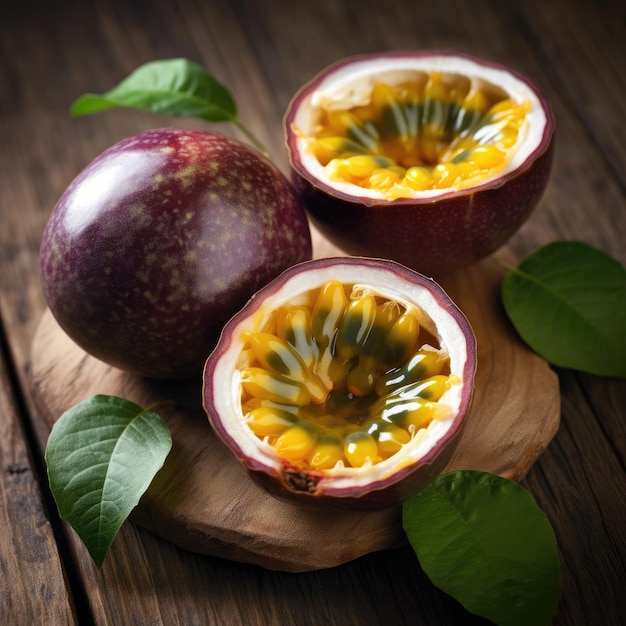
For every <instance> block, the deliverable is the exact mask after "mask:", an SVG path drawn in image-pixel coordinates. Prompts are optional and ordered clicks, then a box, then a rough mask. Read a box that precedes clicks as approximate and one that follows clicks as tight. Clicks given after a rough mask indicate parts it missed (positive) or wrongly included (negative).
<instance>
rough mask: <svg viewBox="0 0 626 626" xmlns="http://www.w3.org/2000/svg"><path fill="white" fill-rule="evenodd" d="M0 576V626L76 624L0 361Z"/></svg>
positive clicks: (3, 367) (35, 474)
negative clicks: (0, 619)
mask: <svg viewBox="0 0 626 626" xmlns="http://www.w3.org/2000/svg"><path fill="white" fill-rule="evenodd" d="M3 356H4V355H3ZM0 571H1V572H2V575H1V576H0V615H1V616H2V621H3V623H5V624H34V623H41V624H43V623H49V624H75V623H77V622H76V619H75V615H74V609H73V606H72V598H71V595H70V593H71V592H70V591H69V590H68V588H67V587H66V584H65V583H66V581H65V576H64V571H63V564H62V562H61V557H60V556H59V552H58V549H57V544H56V540H55V536H54V533H53V531H52V527H51V525H50V523H49V522H48V519H47V516H46V512H45V508H44V503H43V500H42V494H41V492H40V488H39V484H38V481H37V473H36V471H35V470H34V467H33V463H32V461H31V459H30V457H29V452H28V444H27V442H26V441H25V434H24V430H23V428H22V425H21V422H20V414H19V409H18V408H17V406H16V399H15V396H14V395H13V390H12V388H11V381H10V380H9V375H8V373H7V369H6V367H5V362H4V358H2V359H0Z"/></svg>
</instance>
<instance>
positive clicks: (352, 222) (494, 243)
mask: <svg viewBox="0 0 626 626" xmlns="http://www.w3.org/2000/svg"><path fill="white" fill-rule="evenodd" d="M445 55H448V56H454V57H459V58H469V59H472V60H474V61H478V62H480V63H481V64H482V65H484V66H490V67H495V68H499V69H504V70H506V71H507V72H509V73H510V74H513V75H515V76H517V78H518V79H520V80H521V81H523V82H525V83H526V84H527V85H528V87H530V89H532V90H533V91H534V92H535V94H536V96H537V98H538V99H539V102H540V103H541V106H542V108H543V110H544V111H545V113H546V115H547V118H548V119H547V124H546V127H545V129H544V132H543V136H542V138H541V141H540V142H539V145H538V146H537V149H536V150H535V151H534V152H533V153H532V154H531V155H530V156H529V157H528V158H527V159H526V161H525V162H524V163H523V164H522V165H520V167H518V168H517V169H516V170H514V171H513V172H510V173H509V174H507V175H505V176H502V177H500V178H498V179H496V180H493V181H491V182H487V183H485V184H482V185H478V186H476V187H473V188H468V189H465V190H462V191H451V192H450V193H446V194H442V195H441V196H438V197H436V198H424V199H415V198H399V199H395V200H380V201H376V200H372V199H370V198H360V197H358V196H356V195H355V196H350V195H346V194H343V193H340V192H338V191H336V190H334V189H332V188H331V187H329V186H328V185H326V184H325V182H324V181H321V180H317V179H315V178H314V177H313V176H312V175H311V174H310V173H309V172H308V171H307V169H306V167H305V166H304V165H303V164H302V161H301V159H300V155H299V154H298V150H297V146H296V144H297V134H296V133H294V132H293V131H292V130H291V125H292V123H293V120H294V118H295V116H296V113H297V111H298V107H299V106H301V103H302V102H303V101H304V100H305V99H306V98H307V96H308V94H309V93H310V92H311V91H314V90H315V88H316V87H317V85H318V84H319V83H320V82H321V81H322V80H324V79H325V78H326V76H327V75H328V74H332V73H333V72H335V71H338V70H341V69H343V68H344V67H345V66H346V65H348V66H349V65H350V64H352V63H360V62H361V61H363V60H365V61H368V60H372V61H375V60H377V59H380V58H388V59H393V58H398V59H402V58H406V57H415V58H417V57H429V56H445ZM554 127H555V121H554V117H553V114H552V110H551V107H550V104H549V102H548V100H547V99H546V97H545V96H544V94H543V93H542V92H541V91H540V90H539V88H538V87H537V86H536V85H534V84H533V83H532V82H531V81H529V80H528V79H527V78H526V77H525V76H522V75H521V74H519V73H518V72H516V71H515V70H512V69H511V68H505V67H504V66H502V65H499V64H497V63H492V62H490V61H486V60H482V59H478V58H476V57H472V56H471V55H464V54H461V53H458V52H449V51H439V50H433V51H430V50H428V51H411V52H403V51H393V52H387V53H379V54H374V55H364V56H357V57H351V58H348V59H346V60H344V61H340V62H338V63H336V64H334V65H332V66H331V67H329V68H327V70H325V71H322V72H321V73H320V74H318V75H317V76H316V77H314V78H313V79H312V80H311V81H309V82H308V83H307V84H305V85H304V86H303V87H302V88H301V89H300V90H299V91H298V93H296V94H295V95H294V97H293V98H292V100H291V102H290V103H289V106H288V108H287V111H286V113H285V118H284V130H285V137H286V144H287V152H288V157H289V162H290V165H291V168H292V182H293V183H294V186H295V188H296V189H297V191H298V194H299V197H300V199H301V201H302V203H303V205H304V207H305V209H306V211H307V212H308V214H309V217H310V219H311V222H312V223H313V224H314V225H315V226H316V227H317V229H318V230H319V231H320V232H321V233H322V235H324V236H325V237H326V238H327V239H329V240H330V241H331V242H332V243H333V244H335V245H336V246H337V247H339V248H341V249H342V250H343V251H344V252H346V253H348V254H351V255H356V256H371V257H382V258H389V259H393V260H395V261H398V262H400V263H402V264H404V265H407V266H408V267H410V268H412V269H414V270H417V271H418V272H421V273H423V274H426V275H428V276H433V277H435V278H437V279H440V278H442V277H443V276H445V275H447V274H449V273H451V272H454V271H456V270H459V269H462V268H464V267H467V266H468V265H471V264H472V263H475V262H476V261H479V260H480V259H483V258H485V257H487V256H488V255H490V254H492V253H493V252H495V251H496V250H498V248H500V247H501V246H503V245H504V244H505V243H506V242H507V241H508V240H509V239H510V238H511V237H512V236H513V235H514V234H515V233H516V232H517V231H518V230H519V228H520V227H521V226H522V225H523V224H524V222H525V221H526V220H527V219H528V218H529V217H530V215H531V213H532V212H533V210H534V209H535V207H536V205H537V203H538V202H539V200H540V198H541V196H542V195H543V192H544V191H545V188H546V186H547V184H548V180H549V177H550V172H551V168H552V160H553V153H554V141H553V136H554Z"/></svg>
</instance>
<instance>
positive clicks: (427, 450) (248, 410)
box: [203, 257, 476, 508]
mask: <svg viewBox="0 0 626 626" xmlns="http://www.w3.org/2000/svg"><path fill="white" fill-rule="evenodd" d="M475 368H476V346H475V338H474V334H473V332H472V330H471V327H470V325H469V322H468V321H467V319H466V318H465V316H464V315H463V314H462V313H461V311H460V310H459V309H458V308H457V307H456V306H455V304H454V303H453V302H452V301H451V300H450V298H449V297H448V296H447V295H446V293H445V292H444V291H443V290H442V288H441V287H440V286H439V285H438V284H437V283H435V282H434V281H432V280H431V279H428V278H426V277H425V276H423V275H421V274H418V273H416V272H414V271H412V270H410V269H408V268H406V267H404V266H402V265H400V264H398V263H396V262H393V261H387V260H379V259H366V258H355V257H352V258H336V259H323V260H316V261H308V262H304V263H300V264H298V265H296V266H294V267H292V268H290V269H288V270H286V271H285V272H284V273H283V274H281V275H280V276H279V277H278V278H277V279H275V280H274V281H272V282H271V283H270V284H268V285H267V286H266V287H264V288H262V289H261V290H260V291H259V292H258V293H257V294H255V296H254V297H253V298H252V299H251V300H250V301H249V302H248V304H247V305H246V306H245V307H244V308H243V309H242V310H241V311H240V312H239V313H238V314H237V315H236V316H235V317H234V318H232V319H231V321H230V322H228V324H227V325H226V326H225V328H224V330H223V333H222V336H221V339H220V341H219V343H218V345H217V347H216V348H215V350H214V351H213V353H212V354H211V355H210V357H209V358H208V360H207V362H206V365H205V370H204V390H203V394H204V408H205V410H206V412H207V415H208V418H209V421H210V422H211V424H212V426H213V428H214V430H215V432H216V433H217V435H218V436H219V437H220V438H221V439H222V440H223V441H224V443H225V444H226V445H227V446H228V447H229V448H230V449H231V451H232V452H233V453H234V454H235V456H236V457H237V458H238V459H239V460H240V461H241V463H243V465H244V466H245V467H246V468H247V470H248V471H249V472H250V474H251V475H252V476H253V477H254V478H255V479H257V480H258V481H259V482H261V483H262V484H263V485H264V486H266V487H267V488H269V489H270V490H271V491H272V492H273V493H275V494H276V495H278V496H284V497H290V498H295V499H299V500H304V501H307V502H312V503H318V502H324V503H331V504H334V505H338V506H343V507H349V508H382V507H386V506H392V505H394V504H397V503H398V502H400V501H402V500H403V499H405V498H406V497H408V496H409V495H411V494H412V493H414V492H415V491H416V490H417V489H419V487H420V486H422V485H423V484H425V482H427V481H428V480H429V479H430V478H431V477H433V476H434V475H435V474H436V473H438V472H439V471H441V469H442V468H443V466H444V465H445V463H446V462H447V461H448V459H449V457H450V455H451V453H452V451H453V448H454V442H455V440H456V437H457V435H458V434H459V432H460V430H461V426H462V424H463V421H464V418H465V415H466V413H467V411H468V409H469V406H470V402H471V398H472V392H473V385H474V372H475Z"/></svg>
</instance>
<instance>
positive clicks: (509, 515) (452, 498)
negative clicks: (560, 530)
mask: <svg viewBox="0 0 626 626" xmlns="http://www.w3.org/2000/svg"><path fill="white" fill-rule="evenodd" d="M403 526H404V530H405V531H406V534H407V536H408V538H409V542H410V543H411V546H412V547H413V549H414V550H415V553H416V555H417V557H418V559H419V561H420V564H421V566H422V569H423V570H424V572H425V573H426V574H427V576H428V577H429V578H430V579H431V581H432V582H433V584H434V585H435V586H437V587H438V588H440V589H442V590H443V591H445V592H446V593H448V594H449V595H451V596H453V597H454V598H456V600H458V601H459V602H460V603H461V604H462V605H463V606H464V607H465V608H466V609H467V610H468V611H470V612H472V613H475V614H477V615H481V616H482V617H485V618H487V619H489V620H491V621H493V622H494V623H496V624H499V625H500V626H527V625H528V624H533V625H536V626H542V625H546V624H549V623H550V620H551V617H552V615H553V614H554V612H555V611H556V607H557V604H558V601H559V585H560V583H559V560H558V551H557V547H556V540H555V537H554V533H553V531H552V527H551V526H550V523H549V522H548V520H547V518H546V517H545V515H544V513H543V512H542V511H541V510H540V509H539V508H538V507H537V505H536V503H535V501H534V500H533V498H532V497H531V495H530V494H529V493H528V492H527V491H525V490H524V489H523V488H522V487H520V486H519V485H518V484H517V483H515V482H513V481H510V480H506V479H504V478H500V477H499V476H494V475H493V474H488V473H484V472H477V471H469V470H468V471H456V472H450V473H448V474H443V475H442V476H439V477H438V478H436V479H435V480H434V481H432V482H431V483H430V484H429V485H428V486H427V487H426V488H424V489H423V490H422V491H420V492H419V493H418V494H417V495H416V496H414V497H412V498H410V499H409V500H407V501H406V502H405V503H404V504H403Z"/></svg>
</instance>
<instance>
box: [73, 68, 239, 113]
mask: <svg viewBox="0 0 626 626" xmlns="http://www.w3.org/2000/svg"><path fill="white" fill-rule="evenodd" d="M115 107H127V108H131V109H141V110H144V111H150V112H152V113H157V114H160V115H169V116H172V117H192V118H198V119H202V120H205V121H208V122H235V121H236V119H237V107H236V105H235V101H234V100H233V97H232V96H231V94H230V92H229V91H228V90H227V89H226V87H224V86H223V85H222V84H221V83H219V82H218V81H217V80H216V79H215V78H213V76H211V75H210V74H208V73H207V72H206V71H205V70H204V69H203V68H202V67H200V66H199V65H197V64H195V63H192V62H191V61H188V60H186V59H167V60H165V61H152V62H150V63H146V64H145V65H142V66H140V67H139V68H137V69H136V70H135V71H134V72H133V73H132V74H130V75H129V76H128V77H127V78H125V79H124V80H123V81H122V82H121V83H119V84H118V85H117V86H116V87H114V88H113V89H111V90H110V91H107V92H106V93H104V94H102V95H98V94H85V95H84V96H82V97H80V98H79V99H78V100H76V102H74V104H73V105H72V109H71V111H72V115H74V116H82V115H90V114H92V113H100V112H101V111H107V110H109V109H112V108H115Z"/></svg>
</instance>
